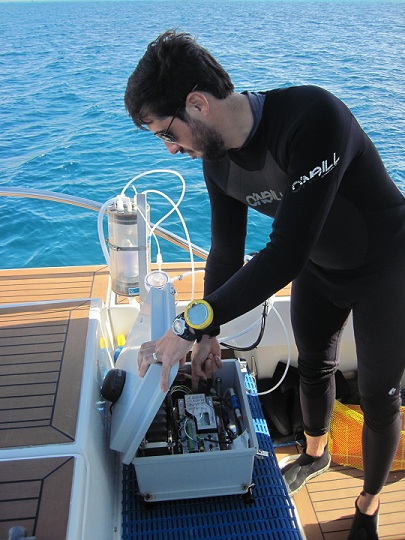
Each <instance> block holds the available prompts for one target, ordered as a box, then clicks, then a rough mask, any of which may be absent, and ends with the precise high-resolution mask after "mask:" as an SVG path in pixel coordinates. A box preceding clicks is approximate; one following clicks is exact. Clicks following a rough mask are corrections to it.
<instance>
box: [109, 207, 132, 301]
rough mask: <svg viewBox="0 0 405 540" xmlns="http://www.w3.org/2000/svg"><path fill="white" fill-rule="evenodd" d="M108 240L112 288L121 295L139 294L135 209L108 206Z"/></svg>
mask: <svg viewBox="0 0 405 540" xmlns="http://www.w3.org/2000/svg"><path fill="white" fill-rule="evenodd" d="M108 236H109V238H108V242H109V248H110V272H111V287H112V290H113V291H114V292H115V293H116V294H119V295H122V296H136V295H139V244H138V216H137V212H136V210H133V211H129V210H127V209H125V210H124V211H118V210H117V209H116V208H115V207H114V206H109V207H108Z"/></svg>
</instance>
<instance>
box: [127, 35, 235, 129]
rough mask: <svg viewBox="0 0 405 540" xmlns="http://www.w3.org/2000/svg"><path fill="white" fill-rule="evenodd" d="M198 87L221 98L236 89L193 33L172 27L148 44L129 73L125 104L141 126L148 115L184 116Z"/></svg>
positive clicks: (140, 126)
mask: <svg viewBox="0 0 405 540" xmlns="http://www.w3.org/2000/svg"><path fill="white" fill-rule="evenodd" d="M194 88H195V89H196V90H201V91H204V92H209V93H210V94H212V95H213V96H214V97H216V98H217V99H224V98H226V97H227V96H229V95H230V94H231V93H232V92H233V90H234V86H233V83H232V81H231V78H230V76H229V75H228V73H227V72H226V71H225V70H224V69H223V67H222V66H221V65H220V64H219V63H218V62H217V61H216V60H215V58H214V57H213V56H212V55H211V54H210V53H209V52H208V51H207V50H206V49H204V48H203V47H201V46H200V45H198V44H197V43H196V41H195V39H194V38H193V37H192V36H191V35H190V34H187V33H177V32H176V31H175V30H168V31H167V32H164V33H163V34H161V35H160V36H159V37H158V38H157V39H156V40H155V41H152V43H150V44H149V45H148V47H147V49H146V52H145V54H144V55H143V57H142V58H141V60H140V61H139V63H138V65H137V67H136V69H135V71H134V72H133V73H132V75H131V76H130V77H129V79H128V84H127V88H126V91H125V99H124V101H125V106H126V108H127V110H128V113H129V115H130V116H131V118H132V120H133V121H134V122H135V124H136V125H137V126H138V127H139V128H141V129H143V128H144V125H145V121H144V119H145V117H146V116H147V115H151V116H153V117H156V118H165V117H167V116H174V114H175V113H176V112H177V115H178V117H179V118H180V119H183V120H184V110H185V99H186V97H187V95H188V94H189V93H190V92H191V91H192V90H193V89H194ZM182 103H184V107H183V108H181V105H182ZM179 107H180V109H179Z"/></svg>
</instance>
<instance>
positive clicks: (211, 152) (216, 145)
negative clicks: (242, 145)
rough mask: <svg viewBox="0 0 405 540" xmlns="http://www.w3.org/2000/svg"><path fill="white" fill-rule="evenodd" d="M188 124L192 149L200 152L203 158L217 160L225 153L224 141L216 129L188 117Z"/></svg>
mask: <svg viewBox="0 0 405 540" xmlns="http://www.w3.org/2000/svg"><path fill="white" fill-rule="evenodd" d="M188 125H189V128H190V131H191V134H192V135H191V136H192V144H193V150H194V151H197V152H200V153H201V154H202V157H203V159H207V160H208V161H218V160H219V159H222V158H223V157H224V156H225V155H226V152H227V150H226V148H225V141H224V139H223V137H222V135H221V134H220V133H219V132H218V131H217V130H216V129H214V128H211V127H209V126H207V125H206V124H204V123H203V122H201V120H192V119H189V120H188Z"/></svg>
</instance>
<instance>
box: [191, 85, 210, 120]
mask: <svg viewBox="0 0 405 540" xmlns="http://www.w3.org/2000/svg"><path fill="white" fill-rule="evenodd" d="M209 110H210V104H209V100H208V99H207V96H206V95H205V94H203V93H201V92H198V91H197V92H190V94H189V95H188V96H187V99H186V111H187V113H188V114H189V115H190V116H192V117H193V118H194V117H198V116H200V115H201V114H202V115H203V116H206V115H207V114H208V113H209Z"/></svg>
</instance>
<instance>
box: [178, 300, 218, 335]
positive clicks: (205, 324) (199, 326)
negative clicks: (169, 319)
mask: <svg viewBox="0 0 405 540" xmlns="http://www.w3.org/2000/svg"><path fill="white" fill-rule="evenodd" d="M196 305H203V306H204V307H205V308H206V310H207V314H206V318H205V320H204V322H202V323H201V324H195V323H193V322H192V321H191V320H190V317H189V311H190V309H192V308H193V307H195V306H196ZM184 320H185V321H186V323H187V324H188V326H190V328H194V329H195V330H205V328H208V326H210V324H211V323H212V321H213V320H214V311H213V309H212V307H211V306H210V304H209V303H208V302H207V301H206V300H192V301H191V302H190V303H189V304H188V305H187V307H186V309H185V310H184Z"/></svg>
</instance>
